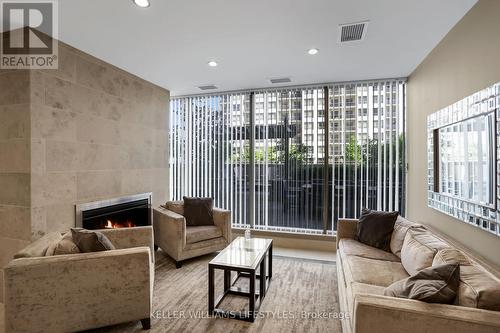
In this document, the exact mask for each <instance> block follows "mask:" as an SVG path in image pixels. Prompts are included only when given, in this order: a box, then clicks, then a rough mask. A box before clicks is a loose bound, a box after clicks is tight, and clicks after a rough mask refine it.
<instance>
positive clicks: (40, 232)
mask: <svg viewBox="0 0 500 333" xmlns="http://www.w3.org/2000/svg"><path fill="white" fill-rule="evenodd" d="M51 231H52V230H51ZM46 233H47V216H46V211H45V207H32V208H31V240H36V239H38V238H40V237H43V236H44V235H45V234H46Z"/></svg>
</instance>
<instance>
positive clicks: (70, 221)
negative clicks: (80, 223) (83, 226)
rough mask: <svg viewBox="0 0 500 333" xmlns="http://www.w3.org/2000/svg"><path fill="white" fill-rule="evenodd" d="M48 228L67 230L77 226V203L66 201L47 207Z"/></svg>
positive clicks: (59, 230) (51, 229)
mask: <svg viewBox="0 0 500 333" xmlns="http://www.w3.org/2000/svg"><path fill="white" fill-rule="evenodd" d="M45 209H46V212H47V230H50V231H58V232H65V231H68V230H69V229H70V228H73V227H74V226H75V205H74V204H73V203H64V204H58V205H49V206H46V207H45Z"/></svg>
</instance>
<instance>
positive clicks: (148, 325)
mask: <svg viewBox="0 0 500 333" xmlns="http://www.w3.org/2000/svg"><path fill="white" fill-rule="evenodd" d="M141 324H142V329H143V330H149V329H150V328H151V318H144V319H141Z"/></svg>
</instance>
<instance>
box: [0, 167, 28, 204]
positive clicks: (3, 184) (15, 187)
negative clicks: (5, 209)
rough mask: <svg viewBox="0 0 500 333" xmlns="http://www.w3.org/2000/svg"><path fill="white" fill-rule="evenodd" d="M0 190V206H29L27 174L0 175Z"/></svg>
mask: <svg viewBox="0 0 500 333" xmlns="http://www.w3.org/2000/svg"><path fill="white" fill-rule="evenodd" d="M0 188H1V189H2V190H1V191H0V204H5V205H17V206H26V207H27V206H29V204H30V174H29V173H0Z"/></svg>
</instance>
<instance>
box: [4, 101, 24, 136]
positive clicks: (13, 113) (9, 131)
mask: <svg viewBox="0 0 500 333" xmlns="http://www.w3.org/2000/svg"><path fill="white" fill-rule="evenodd" d="M29 136H30V105H29V104H19V105H9V106H0V141H4V140H11V139H29Z"/></svg>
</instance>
